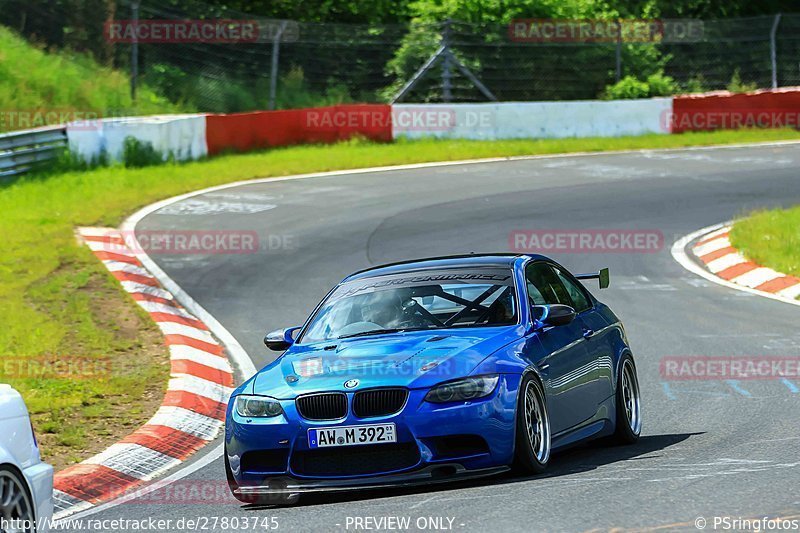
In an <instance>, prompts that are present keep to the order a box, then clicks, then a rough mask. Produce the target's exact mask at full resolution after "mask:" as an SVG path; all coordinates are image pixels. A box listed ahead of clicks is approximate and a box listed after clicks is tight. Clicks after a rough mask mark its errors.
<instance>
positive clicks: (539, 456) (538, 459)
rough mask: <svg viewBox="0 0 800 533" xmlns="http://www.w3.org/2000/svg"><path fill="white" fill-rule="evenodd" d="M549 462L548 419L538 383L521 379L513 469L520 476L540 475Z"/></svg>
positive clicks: (532, 379)
mask: <svg viewBox="0 0 800 533" xmlns="http://www.w3.org/2000/svg"><path fill="white" fill-rule="evenodd" d="M549 459H550V418H549V417H548V415H547V402H546V400H545V396H544V390H543V389H542V385H541V384H540V383H539V381H538V380H537V379H536V378H534V377H533V376H532V375H530V374H528V375H527V376H525V377H524V378H523V379H522V384H521V385H520V388H519V397H518V400H517V438H516V444H515V447H514V468H515V470H517V471H518V472H520V473H523V474H541V473H542V472H544V471H545V469H546V468H547V462H548V461H549Z"/></svg>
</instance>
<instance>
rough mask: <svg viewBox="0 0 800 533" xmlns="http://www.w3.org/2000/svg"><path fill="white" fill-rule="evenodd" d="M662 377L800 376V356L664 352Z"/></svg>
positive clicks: (787, 377) (689, 378)
mask: <svg viewBox="0 0 800 533" xmlns="http://www.w3.org/2000/svg"><path fill="white" fill-rule="evenodd" d="M659 373H660V375H661V378H662V379H665V380H668V381H696V380H701V381H702V380H765V379H800V356H775V355H764V356H667V357H664V358H662V359H661V361H660V363H659Z"/></svg>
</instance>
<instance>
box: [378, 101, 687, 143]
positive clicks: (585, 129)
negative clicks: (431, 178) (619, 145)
mask: <svg viewBox="0 0 800 533" xmlns="http://www.w3.org/2000/svg"><path fill="white" fill-rule="evenodd" d="M671 112H672V98H671V97H668V98H648V99H643V100H611V101H565V102H504V103H488V104H395V105H393V106H392V137H393V138H395V139H396V138H399V137H407V138H422V137H438V138H447V139H523V138H565V137H620V136H623V135H643V134H646V133H665V134H666V133H669V128H668V127H666V124H667V121H666V118H667V117H669V116H670V114H671Z"/></svg>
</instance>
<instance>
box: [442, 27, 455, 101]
mask: <svg viewBox="0 0 800 533" xmlns="http://www.w3.org/2000/svg"><path fill="white" fill-rule="evenodd" d="M442 48H444V52H445V53H444V57H443V58H442V100H443V101H444V102H445V103H450V101H452V99H453V84H452V81H451V79H452V77H453V65H452V62H451V61H450V19H447V20H445V21H444V29H443V30H442Z"/></svg>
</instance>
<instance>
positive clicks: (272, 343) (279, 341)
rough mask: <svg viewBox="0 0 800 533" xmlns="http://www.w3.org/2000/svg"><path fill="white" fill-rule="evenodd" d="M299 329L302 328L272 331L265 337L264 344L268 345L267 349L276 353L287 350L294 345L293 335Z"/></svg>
mask: <svg viewBox="0 0 800 533" xmlns="http://www.w3.org/2000/svg"><path fill="white" fill-rule="evenodd" d="M298 329H300V328H299V327H293V328H285V329H276V330H275V331H270V332H269V333H267V335H266V336H265V337H264V344H266V346H267V348H269V349H270V350H273V351H276V352H282V351H283V350H287V349H288V348H289V347H290V346H291V345H292V344H294V337H293V334H294V332H295V331H297V330H298Z"/></svg>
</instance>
